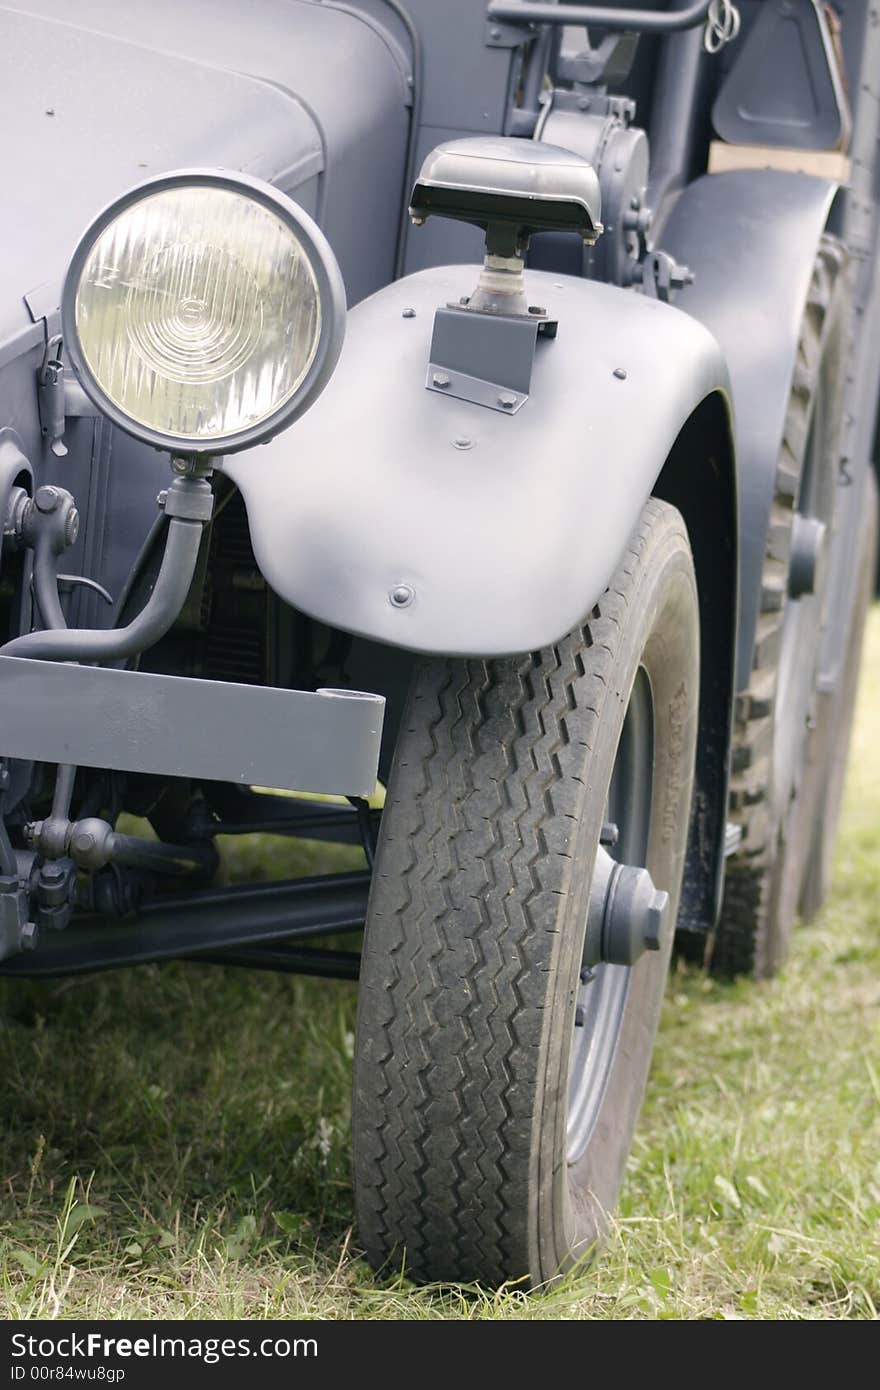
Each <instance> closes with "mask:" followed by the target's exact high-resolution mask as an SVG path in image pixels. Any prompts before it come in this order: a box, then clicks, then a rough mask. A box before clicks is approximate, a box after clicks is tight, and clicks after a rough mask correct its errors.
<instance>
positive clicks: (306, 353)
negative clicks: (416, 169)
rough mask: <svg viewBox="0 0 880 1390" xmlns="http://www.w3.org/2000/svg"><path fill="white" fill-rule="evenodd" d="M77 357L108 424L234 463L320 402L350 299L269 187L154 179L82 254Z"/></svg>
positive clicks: (70, 314) (298, 220) (83, 245)
mask: <svg viewBox="0 0 880 1390" xmlns="http://www.w3.org/2000/svg"><path fill="white" fill-rule="evenodd" d="M61 312H62V332H63V335H64V341H65V343H66V346H67V351H68V356H69V358H70V361H71V363H72V365H73V367H74V370H75V371H76V373H77V375H78V377H79V379H80V381H81V382H82V385H83V387H84V389H85V391H86V392H87V394H88V395H89V396H90V397H91V398H92V400H93V401H94V402H95V404H96V405H97V406H98V408H99V409H100V410H101V411H102V413H104V414H106V415H108V416H109V417H110V419H111V420H113V421H114V422H115V423H116V424H118V425H119V426H120V427H121V428H123V429H125V430H127V431H128V432H129V433H130V434H133V435H135V436H136V437H137V438H139V439H141V440H143V441H145V442H146V443H149V444H153V445H155V446H156V447H157V448H161V449H168V450H170V451H172V452H173V453H177V454H184V455H192V454H202V455H204V454H209V455H212V454H228V453H234V452H236V451H237V450H239V449H246V448H249V447H250V446H251V445H253V444H256V443H259V442H261V441H262V440H265V439H268V438H270V437H271V436H272V435H273V434H276V433H277V432H278V431H279V430H281V429H284V428H285V426H287V425H289V424H290V423H291V422H292V421H293V420H294V419H295V418H296V416H297V415H300V414H302V412H303V411H304V410H306V409H307V408H308V406H309V405H310V404H311V403H312V402H313V401H314V400H315V398H316V397H317V396H318V394H319V393H320V391H321V390H322V389H323V387H324V385H325V384H326V382H327V380H328V378H329V376H330V374H331V373H332V371H333V368H334V367H335V365H336V361H337V359H338V357H339V352H340V349H341V347H342V338H343V334H344V329H345V291H344V289H343V285H342V277H341V275H340V272H339V267H338V265H337V264H336V260H335V257H334V255H333V252H332V251H331V249H330V246H329V245H328V243H327V240H326V238H325V237H324V235H323V233H322V232H321V231H320V229H319V228H318V227H317V226H316V224H315V223H314V222H313V221H312V219H311V218H310V217H309V216H308V215H307V214H306V213H305V212H303V211H302V209H301V208H299V207H297V205H296V204H295V203H293V202H292V201H291V200H290V199H289V198H287V197H286V196H285V195H284V194H282V193H279V192H278V190H277V189H275V188H273V187H271V185H269V184H266V183H263V182H262V181H261V180H258V179H252V178H248V177H246V176H244V175H241V174H226V173H218V172H216V171H213V170H198V169H197V170H182V171H180V172H179V173H173V174H164V175H161V176H160V177H158V178H154V179H149V180H147V181H146V182H145V183H142V184H140V185H139V186H138V187H137V188H134V189H132V190H131V191H130V192H129V193H127V194H126V195H125V196H124V197H123V198H120V199H118V200H117V201H116V202H114V203H111V204H110V206H109V207H107V208H105V209H104V211H103V212H102V213H100V215H99V216H98V217H97V218H96V219H95V220H94V222H92V224H91V225H90V227H89V228H88V229H87V231H86V232H85V233H84V235H83V236H82V238H81V239H80V242H79V245H78V246H77V248H76V251H75V252H74V254H73V258H72V260H71V263H70V267H69V270H68V273H67V279H66V281H65V286H64V292H63V297H62V305H61Z"/></svg>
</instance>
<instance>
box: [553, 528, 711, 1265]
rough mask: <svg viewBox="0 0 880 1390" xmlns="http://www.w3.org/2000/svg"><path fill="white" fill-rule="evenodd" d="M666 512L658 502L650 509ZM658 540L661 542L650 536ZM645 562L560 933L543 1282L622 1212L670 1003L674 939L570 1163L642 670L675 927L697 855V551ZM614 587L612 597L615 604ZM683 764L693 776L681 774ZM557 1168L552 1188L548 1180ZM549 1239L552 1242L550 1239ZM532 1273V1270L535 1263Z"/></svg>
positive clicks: (676, 539)
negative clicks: (664, 1009)
mask: <svg viewBox="0 0 880 1390" xmlns="http://www.w3.org/2000/svg"><path fill="white" fill-rule="evenodd" d="M651 505H656V504H651ZM652 539H653V537H652ZM660 540H661V544H660V545H659V546H657V545H651V544H650V542H649V545H648V546H647V547H646V548H645V550H644V551H643V552H642V554H641V556H640V557H639V562H638V566H639V582H638V584H637V585H636V587H635V590H634V592H633V593H632V594H631V595H630V597H629V604H628V606H627V610H626V611H627V616H628V621H626V622H621V624H620V639H619V646H618V649H617V651H616V652H615V661H614V667H613V676H612V684H611V685H610V687H609V689H608V694H607V697H606V703H605V707H604V708H603V709H602V711H601V712H600V713H601V717H600V720H599V724H598V730H599V732H598V738H597V740H596V746H595V747H594V749H593V750H592V756H591V758H590V763H589V786H588V794H587V796H586V797H585V812H584V814H583V816H582V817H581V824H580V828H579V829H580V834H579V844H578V846H577V848H576V850H575V852H574V858H575V864H576V866H577V869H576V871H575V873H574V874H573V877H572V884H571V891H570V894H569V908H568V912H567V914H566V919H565V923H564V925H563V928H562V933H561V936H562V941H561V946H562V949H561V951H560V960H559V966H558V971H557V976H556V981H555V990H554V999H553V1002H552V1003H551V1004H550V1005H549V1007H548V1038H547V1065H546V1072H545V1095H544V1105H543V1107H542V1108H543V1114H544V1118H545V1120H546V1123H543V1124H541V1125H540V1126H539V1134H538V1168H539V1172H538V1180H537V1182H536V1184H535V1191H536V1192H537V1193H538V1194H545V1201H547V1202H549V1203H550V1204H551V1210H545V1211H540V1210H537V1211H536V1213H535V1217H536V1220H535V1227H534V1230H535V1241H536V1246H537V1249H536V1259H535V1266H537V1267H538V1268H540V1269H541V1270H542V1272H543V1274H544V1277H545V1278H552V1277H554V1276H555V1275H556V1274H558V1273H559V1272H560V1269H563V1270H564V1269H565V1268H567V1267H570V1266H571V1265H573V1264H574V1263H576V1262H577V1261H579V1260H581V1259H583V1258H584V1257H585V1256H587V1255H589V1253H590V1252H591V1250H592V1249H593V1247H594V1246H595V1244H596V1241H597V1239H598V1238H599V1237H600V1236H601V1234H602V1233H603V1231H604V1230H605V1228H606V1226H607V1222H608V1214H609V1212H610V1211H611V1210H612V1209H613V1206H614V1203H615V1200H616V1196H617V1191H618V1187H619V1184H620V1180H621V1177H622V1173H623V1169H624V1166H625V1164H626V1160H627V1157H628V1154H629V1150H630V1145H631V1141H632V1135H633V1131H634V1129H635V1125H636V1121H637V1119H638V1114H639V1110H640V1108H641V1103H642V1098H643V1094H644V1088H645V1083H646V1080H647V1075H648V1070H649V1067H650V1060H651V1055H652V1052H653V1045H654V1037H655V1034H656V1030H657V1024H658V1021H659V1015H660V1009H661V1005H662V1000H663V992H664V984H665V979H666V973H667V969H668V964H669V956H670V953H671V947H672V938H673V933H672V932H670V933H669V935H668V939H667V942H666V943H665V946H664V948H663V949H662V950H660V951H657V952H651V951H647V952H645V953H644V955H643V956H642V957H641V959H640V960H639V961H638V962H637V964H636V965H635V966H634V967H633V968H632V970H631V975H630V983H629V989H628V994H627V1000H626V1004H625V1007H624V1013H623V1018H622V1021H621V1027H620V1034H619V1041H618V1046H617V1049H616V1052H615V1057H614V1060H613V1062H612V1066H611V1070H610V1073H609V1076H608V1080H607V1085H606V1089H605V1094H604V1098H603V1101H602V1103H601V1107H600V1110H599V1114H598V1116H597V1120H596V1124H595V1128H594V1131H593V1133H592V1135H591V1138H590V1140H589V1142H588V1144H587V1146H586V1148H585V1150H584V1152H583V1154H582V1155H581V1157H580V1158H579V1159H578V1160H577V1162H576V1163H574V1164H572V1165H571V1166H569V1164H568V1163H567V1160H566V1122H567V1113H568V1078H569V1055H570V1051H571V1040H572V1032H573V1026H574V1008H575V1003H576V995H577V984H578V980H579V969H580V962H581V956H582V952H583V939H584V932H585V924H586V914H587V905H588V902H589V892H590V881H591V878H592V866H593V863H594V862H595V857H596V852H597V848H598V843H599V835H600V832H601V827H602V815H603V809H604V801H605V791H606V789H607V786H608V784H609V782H610V779H611V773H612V769H613V766H614V760H615V755H616V752H617V747H618V744H619V741H620V736H621V731H622V728H623V723H624V719H625V716H626V710H627V706H628V703H629V698H630V693H631V691H632V688H633V684H634V682H635V678H636V674H637V672H638V670H639V668H640V667H642V668H644V670H645V671H646V673H647V675H648V679H649V681H650V685H651V692H652V698H653V708H654V725H655V728H654V757H655V769H654V785H653V797H652V808H651V831H650V839H649V846H648V855H647V867H648V869H650V871H651V875H652V877H653V879H654V882H655V884H656V886H657V887H658V888H662V889H664V890H665V891H667V892H669V893H670V895H671V897H672V903H671V909H670V910H671V913H672V917H673V921H674V920H675V915H676V914H677V911H678V899H679V894H680V885H681V879H682V873H683V868H684V859H685V853H686V847H687V834H688V825H689V819H690V807H691V797H692V787H693V764H694V750H695V746H696V737H697V719H698V704H699V627H698V621H699V620H698V600H697V593H696V585H695V581H694V577H693V563H692V559H691V555H690V547H689V545H688V542H687V538H686V535H685V533H684V527H683V523H682V524H681V529H680V530H679V529H676V530H673V531H670V530H666V531H664V532H663V533H662V535H661V537H660ZM613 596H614V591H613V586H612V589H611V590H610V591H609V598H611V599H612V601H613ZM682 768H684V769H685V770H686V771H685V775H682ZM547 1166H550V1167H551V1169H552V1174H553V1179H552V1181H551V1182H547V1181H545V1180H544V1175H545V1173H546V1169H547ZM548 1237H550V1239H548ZM533 1267H534V1266H533Z"/></svg>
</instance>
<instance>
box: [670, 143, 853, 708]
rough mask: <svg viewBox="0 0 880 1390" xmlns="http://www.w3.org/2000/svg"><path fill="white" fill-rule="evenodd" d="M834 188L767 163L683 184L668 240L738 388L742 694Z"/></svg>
mask: <svg viewBox="0 0 880 1390" xmlns="http://www.w3.org/2000/svg"><path fill="white" fill-rule="evenodd" d="M834 192H835V185H834V184H832V183H829V182H827V181H826V180H824V179H817V178H812V177H810V176H809V175H807V174H785V173H779V172H777V171H775V170H769V169H754V170H752V169H749V170H738V171H736V172H733V173H727V174H710V175H707V176H706V177H705V178H702V179H698V180H697V182H696V183H693V184H691V185H690V187H688V188H687V189H685V191H684V192H683V193H682V195H681V197H680V198H679V200H678V202H677V203H676V204H675V207H674V209H673V211H672V213H671V215H670V218H669V220H668V222H667V223H666V225H665V227H664V228H663V230H662V233H661V234H660V244H661V245H662V247H663V249H664V251H668V252H670V253H671V254H672V255H673V256H675V258H676V259H677V260H679V261H683V262H684V263H685V264H686V265H688V266H690V268H691V269H692V270H693V271H694V272H695V274H696V280H695V283H694V284H693V285H692V286H689V287H688V288H687V289H686V290H684V291H683V292H682V293H681V295H680V296H679V298H678V301H677V302H678V305H679V307H680V308H681V309H682V310H684V311H685V312H686V313H688V314H691V315H693V317H694V318H695V319H699V320H700V321H701V322H702V323H704V324H705V325H706V327H707V328H709V329H710V330H711V331H712V333H713V334H714V336H715V338H716V339H717V340H718V342H719V343H720V345H721V348H722V351H723V352H724V356H725V358H726V360H727V365H728V367H729V369H730V378H731V384H732V389H733V406H734V421H735V430H736V435H735V437H736V454H737V471H738V480H739V509H740V528H739V529H740V623H739V636H738V641H737V672H736V679H737V689H739V690H741V689H743V688H744V687H745V686H746V685H747V684H748V679H749V673H750V671H751V666H752V651H753V648H754V643H755V632H756V629H757V622H758V611H759V604H760V598H761V570H762V567H763V558H764V551H765V547H766V544H767V530H768V525H769V517H770V504H771V501H772V499H773V491H774V480H775V477H776V466H777V461H778V457H779V450H780V446H781V443H782V431H783V426H784V423H785V414H786V409H787V405H788V397H789V391H790V388H791V380H792V373H793V371H794V366H795V357H796V352H797V345H798V337H799V332H800V323H801V317H802V314H803V311H804V305H805V303H806V298H807V293H808V290H809V286H810V278H811V275H812V271H813V265H814V262H815V258H816V250H817V247H818V244H819V239H820V237H821V235H822V231H823V229H824V227H825V223H826V221H827V218H828V212H829V208H830V206H831V201H832V198H833V197H834Z"/></svg>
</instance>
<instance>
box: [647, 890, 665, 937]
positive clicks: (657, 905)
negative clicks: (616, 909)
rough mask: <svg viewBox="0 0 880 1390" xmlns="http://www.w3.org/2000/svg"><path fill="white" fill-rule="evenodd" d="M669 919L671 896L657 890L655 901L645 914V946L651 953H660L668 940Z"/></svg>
mask: <svg viewBox="0 0 880 1390" xmlns="http://www.w3.org/2000/svg"><path fill="white" fill-rule="evenodd" d="M668 919H669V894H668V893H664V892H662V890H661V889H659V888H658V889H657V890H656V891H655V893H654V900H653V902H652V903H651V905H650V907H648V909H647V910H646V912H645V946H646V948H647V949H648V950H649V951H659V950H660V947H661V946H662V945H663V942H664V940H665V938H666V929H667V924H668Z"/></svg>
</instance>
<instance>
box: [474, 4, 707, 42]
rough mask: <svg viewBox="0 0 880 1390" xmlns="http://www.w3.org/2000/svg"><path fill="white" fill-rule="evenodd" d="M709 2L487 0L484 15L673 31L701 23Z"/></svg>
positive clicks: (627, 30) (636, 30)
mask: <svg viewBox="0 0 880 1390" xmlns="http://www.w3.org/2000/svg"><path fill="white" fill-rule="evenodd" d="M710 4H711V0H696V3H695V4H690V5H688V6H687V7H686V8H685V9H683V10H630V9H622V10H617V9H609V8H608V7H607V6H605V5H557V4H555V3H548V2H547V0H489V8H488V10H487V18H488V19H489V21H490V23H491V22H492V21H495V22H498V23H507V24H586V25H587V26H590V25H595V27H596V28H597V29H613V30H615V31H617V32H620V33H633V34H674V33H675V32H676V31H677V30H679V29H695V28H696V27H697V25H699V24H702V23H703V21H704V19H705V18H706V15H707V14H708V12H709V5H710Z"/></svg>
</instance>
